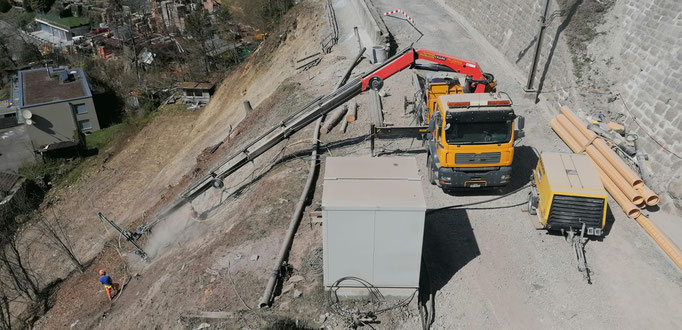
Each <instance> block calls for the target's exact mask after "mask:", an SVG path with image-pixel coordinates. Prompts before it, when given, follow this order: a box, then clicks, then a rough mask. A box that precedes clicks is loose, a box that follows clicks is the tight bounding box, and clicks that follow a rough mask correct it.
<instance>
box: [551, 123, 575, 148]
mask: <svg viewBox="0 0 682 330" xmlns="http://www.w3.org/2000/svg"><path fill="white" fill-rule="evenodd" d="M549 126H551V127H552V129H553V130H554V132H556V134H557V135H559V137H560V138H561V139H562V140H563V141H564V143H566V145H567V146H568V147H569V148H571V150H573V152H576V153H577V152H580V149H581V147H580V145H579V144H578V142H576V141H575V139H574V138H573V137H572V136H571V134H569V133H568V131H566V129H565V128H563V126H561V125H560V124H559V121H557V119H556V118H554V119H552V120H550V121H549Z"/></svg>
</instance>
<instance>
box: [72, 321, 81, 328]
mask: <svg viewBox="0 0 682 330" xmlns="http://www.w3.org/2000/svg"><path fill="white" fill-rule="evenodd" d="M78 322H80V320H76V321H75V322H73V323H71V329H73V327H75V326H76V325H77V324H78Z"/></svg>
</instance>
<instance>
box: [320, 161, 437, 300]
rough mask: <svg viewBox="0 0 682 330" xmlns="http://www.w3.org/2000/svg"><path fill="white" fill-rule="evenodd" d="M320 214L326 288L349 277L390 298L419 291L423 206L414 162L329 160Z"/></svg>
mask: <svg viewBox="0 0 682 330" xmlns="http://www.w3.org/2000/svg"><path fill="white" fill-rule="evenodd" d="M322 211H323V219H324V239H323V248H324V285H325V288H329V287H330V286H331V285H333V284H334V282H336V281H337V280H338V279H340V278H343V277H348V276H352V277H359V278H361V279H363V280H366V281H367V282H369V283H371V284H372V285H374V286H375V287H377V288H379V289H380V290H381V291H382V292H383V293H384V294H389V295H398V296H400V295H409V294H412V292H414V289H416V288H418V287H419V273H420V269H421V252H422V242H423V236H424V217H425V212H426V202H425V200H424V193H423V189H422V184H421V178H420V176H419V172H418V169H417V162H416V160H415V159H414V158H412V157H394V158H389V157H381V158H376V157H375V158H370V157H364V158H363V157H357V158H356V157H329V158H327V159H326V167H325V174H324V188H323V193H322ZM340 286H341V287H343V288H359V290H356V291H357V293H358V294H362V293H363V291H364V292H365V293H366V290H365V289H364V288H363V287H362V286H361V285H360V284H359V283H357V282H354V281H344V282H342V283H340ZM352 291H353V290H348V292H347V294H350V295H352V294H355V293H353V292H352ZM340 293H341V294H343V292H340Z"/></svg>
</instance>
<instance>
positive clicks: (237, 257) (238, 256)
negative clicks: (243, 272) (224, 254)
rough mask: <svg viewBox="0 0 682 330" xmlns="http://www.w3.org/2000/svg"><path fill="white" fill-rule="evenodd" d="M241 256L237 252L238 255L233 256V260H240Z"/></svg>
mask: <svg viewBox="0 0 682 330" xmlns="http://www.w3.org/2000/svg"><path fill="white" fill-rule="evenodd" d="M241 258H242V255H241V254H238V255H236V256H234V259H235V260H240V259H241Z"/></svg>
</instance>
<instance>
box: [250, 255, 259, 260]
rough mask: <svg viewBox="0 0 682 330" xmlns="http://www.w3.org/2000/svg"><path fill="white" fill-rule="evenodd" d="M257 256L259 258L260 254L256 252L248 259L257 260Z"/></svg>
mask: <svg viewBox="0 0 682 330" xmlns="http://www.w3.org/2000/svg"><path fill="white" fill-rule="evenodd" d="M258 258H260V256H259V255H257V254H254V255H252V256H251V258H249V260H251V261H258Z"/></svg>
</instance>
